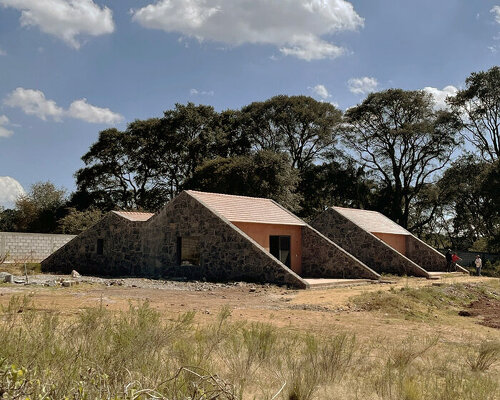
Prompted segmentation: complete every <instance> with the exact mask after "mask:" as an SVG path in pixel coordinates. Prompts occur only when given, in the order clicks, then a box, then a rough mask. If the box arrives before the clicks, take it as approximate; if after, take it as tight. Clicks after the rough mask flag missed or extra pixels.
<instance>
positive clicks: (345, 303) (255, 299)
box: [0, 276, 500, 340]
mask: <svg viewBox="0 0 500 400" xmlns="http://www.w3.org/2000/svg"><path fill="white" fill-rule="evenodd" d="M63 278H64V279H65V278H67V277H63ZM50 279H52V280H54V279H59V277H56V278H54V277H53V276H50ZM80 280H81V281H84V282H81V283H80V284H78V285H76V286H72V287H60V286H55V287H50V286H40V285H35V286H31V285H27V286H25V285H19V284H18V285H7V284H1V285H0V304H2V305H6V304H7V303H8V302H9V299H10V298H11V296H13V295H30V296H32V297H33V299H34V302H35V305H36V307H37V308H43V309H47V310H58V311H61V312H63V313H65V314H77V313H78V312H80V310H82V309H84V308H86V307H93V306H97V305H99V304H101V303H102V304H103V306H105V307H107V308H108V309H110V310H124V309H127V308H128V307H129V304H130V302H132V303H134V302H141V301H145V300H147V301H149V303H150V304H151V306H152V307H153V308H155V309H157V310H158V311H160V312H161V313H162V315H164V316H165V317H166V318H175V317H176V316H177V315H179V314H181V313H184V312H187V311H195V312H196V321H198V322H199V323H205V322H207V321H213V320H214V319H215V318H216V315H217V313H218V311H219V310H220V309H221V308H222V307H223V306H229V307H230V309H231V310H232V316H233V319H236V320H244V321H250V322H269V323H272V324H274V325H277V326H280V327H288V328H290V329H292V330H304V329H308V330H312V331H317V332H322V331H328V332H332V331H337V330H338V331H346V330H347V331H349V332H353V333H355V334H356V335H358V336H361V337H366V338H371V339H375V340H376V339H377V338H379V337H385V336H387V335H389V334H390V335H391V336H394V335H396V336H402V335H405V336H407V335H409V334H412V332H413V333H415V332H418V334H419V335H426V334H429V335H435V334H438V335H443V336H445V337H449V338H450V340H451V338H453V337H464V336H468V335H470V336H472V333H473V332H474V335H476V336H477V335H479V336H481V337H493V338H497V339H500V331H499V330H496V329H493V328H491V327H486V326H479V325H477V324H476V322H477V318H474V317H472V318H463V317H459V316H458V315H457V316H456V317H453V318H452V317H449V318H446V319H443V317H442V316H439V317H436V320H434V321H433V320H430V321H429V320H427V321H405V320H401V319H396V318H393V317H390V316H388V315H383V314H380V315H379V314H376V313H373V312H372V313H368V312H362V311H353V310H351V308H350V307H349V298H351V297H353V296H356V295H359V294H362V293H366V292H369V291H377V290H389V289H390V288H391V287H396V288H398V287H406V286H408V287H420V286H425V285H432V284H433V283H434V284H435V283H436V281H429V280H426V279H420V278H398V279H397V281H396V282H395V283H393V284H370V285H364V286H353V287H341V288H333V289H324V290H289V289H286V288H280V287H276V286H270V285H252V284H248V283H236V284H212V283H204V282H195V283H188V282H163V281H152V280H147V279H124V280H99V279H98V278H96V280H95V281H94V280H93V279H88V278H80ZM85 281H86V282H85ZM480 281H482V282H494V281H495V278H477V277H469V276H463V277H451V278H445V279H443V280H441V281H439V282H442V283H450V284H451V283H459V282H480ZM111 283H112V284H111ZM496 317H498V315H496ZM496 317H495V316H493V318H496Z"/></svg>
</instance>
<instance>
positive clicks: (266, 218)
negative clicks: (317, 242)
mask: <svg viewBox="0 0 500 400" xmlns="http://www.w3.org/2000/svg"><path fill="white" fill-rule="evenodd" d="M186 192H187V193H188V194H189V195H191V196H193V197H194V198H195V199H197V200H199V201H200V202H202V203H203V204H204V205H205V206H206V207H208V208H210V209H211V210H213V211H215V212H216V213H218V214H219V215H221V216H223V217H224V218H226V219H227V220H229V221H230V222H252V223H258V224H277V225H301V226H305V225H306V223H305V222H304V221H302V220H301V219H300V218H298V217H296V216H295V215H294V214H292V213H291V212H290V211H288V210H286V209H285V208H283V207H281V206H280V205H279V204H278V203H276V202H275V201H273V200H271V199H264V198H260V197H247V196H235V195H230V194H220V193H207V192H198V191H195V190H186Z"/></svg>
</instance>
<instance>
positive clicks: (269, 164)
mask: <svg viewBox="0 0 500 400" xmlns="http://www.w3.org/2000/svg"><path fill="white" fill-rule="evenodd" d="M447 104H448V107H447V108H446V109H437V107H436V104H435V102H434V99H433V98H432V96H431V95H430V94H429V93H426V92H424V91H406V90H402V89H389V90H385V91H381V92H376V93H371V94H369V95H368V96H367V97H366V98H365V99H364V100H363V102H362V103H361V104H359V105H357V106H355V107H352V108H349V109H348V110H347V111H345V112H342V111H341V110H339V109H338V108H336V107H335V106H334V105H332V104H330V103H326V102H319V101H316V100H314V99H312V98H311V97H307V96H285V95H279V96H275V97H273V98H271V99H269V100H266V101H262V102H254V103H252V104H249V105H247V106H245V107H243V108H241V109H239V110H225V111H221V112H217V111H215V110H214V108H213V107H211V106H208V105H195V104H193V103H188V104H185V105H183V104H176V105H175V107H174V108H173V109H170V110H167V111H165V112H164V115H163V117H161V118H151V119H147V120H136V121H134V122H132V123H130V124H128V126H127V129H126V130H124V131H120V130H118V129H115V128H111V129H106V130H104V131H101V132H100V133H99V138H98V140H97V142H95V143H94V144H93V145H92V146H91V147H90V149H89V151H88V152H87V153H86V154H84V155H83V156H82V160H83V162H84V164H85V166H84V167H83V168H82V169H80V170H78V171H76V173H75V178H76V186H77V190H76V191H75V192H74V193H71V194H70V195H69V196H66V194H65V193H64V191H62V190H60V189H58V188H56V187H54V185H52V184H51V183H50V182H45V183H38V184H35V185H33V187H32V188H31V191H30V192H29V193H28V194H27V195H26V196H24V197H21V198H20V199H19V200H18V201H17V203H16V207H15V209H13V210H4V211H3V212H0V230H14V231H33V232H66V233H78V232H80V231H81V230H82V229H85V228H86V227H88V226H89V225H90V224H92V223H94V222H95V221H96V219H98V218H100V216H101V215H102V213H103V212H106V211H109V210H112V209H127V210H145V211H146V210H147V211H156V210H158V209H159V208H161V207H162V206H163V205H164V204H165V203H167V202H168V201H169V200H170V199H171V198H173V197H174V196H175V195H177V194H178V193H179V192H180V191H181V190H184V189H198V190H204V191H211V192H220V193H229V194H239V195H248V196H259V197H269V198H272V199H274V200H276V201H278V202H279V203H281V204H282V205H283V206H285V207H287V208H289V209H291V210H293V211H294V212H295V213H297V214H298V215H299V216H301V217H303V218H305V219H307V218H310V217H311V216H313V215H315V214H317V213H319V212H321V211H322V210H324V209H325V208H326V207H328V206H333V205H337V206H347V207H358V208H365V209H372V210H378V211H380V212H382V213H384V214H385V215H387V216H388V217H389V218H391V219H393V220H395V221H396V222H398V223H399V224H401V225H402V226H404V227H406V228H407V229H409V230H410V231H411V232H413V233H415V234H416V235H418V236H419V237H421V238H424V239H425V240H427V241H428V242H430V243H431V244H432V245H435V246H438V247H448V246H452V247H453V248H455V249H463V250H466V249H473V250H484V251H490V252H498V251H499V250H500V215H499V210H500V164H499V158H500V157H499V156H500V130H499V129H500V128H499V127H500V68H499V67H493V68H491V69H489V70H488V71H484V72H477V73H472V74H471V75H470V76H469V77H468V78H467V79H466V84H465V87H464V89H462V90H459V91H458V93H457V94H456V95H455V96H453V97H449V98H448V99H447Z"/></svg>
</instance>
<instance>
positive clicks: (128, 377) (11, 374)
mask: <svg viewBox="0 0 500 400" xmlns="http://www.w3.org/2000/svg"><path fill="white" fill-rule="evenodd" d="M474 290H476V292H473V291H472V290H471V288H470V287H467V286H463V285H462V286H455V287H453V288H452V289H450V288H449V287H446V286H445V287H436V288H434V287H433V288H430V290H429V288H423V289H412V290H410V289H405V290H399V289H398V290H396V291H392V292H391V291H387V296H388V297H387V298H385V297H383V296H382V295H381V294H379V293H377V292H372V293H369V294H367V295H364V297H362V298H361V299H355V300H354V301H355V302H356V304H358V306H359V307H361V306H362V304H367V303H370V309H372V310H373V312H375V313H377V312H379V311H380V310H386V309H388V308H390V307H396V311H395V315H396V316H399V317H400V318H402V320H404V318H406V317H407V313H408V311H407V310H406V307H413V306H415V307H417V308H418V310H419V311H418V312H422V313H423V314H422V315H425V309H426V308H428V307H431V308H432V307H438V308H439V309H441V308H443V307H448V308H447V309H450V308H453V307H455V306H457V307H458V306H460V305H462V304H464V303H466V302H467V301H470V299H473V298H474V296H476V295H478V294H479V293H483V294H484V293H489V290H490V289H488V288H484V287H481V286H478V287H477V288H476V289H474ZM490 294H491V293H490ZM370 296H371V297H370ZM373 298H375V300H376V301H374V300H373ZM387 299H389V300H387ZM398 301H399V302H401V304H403V306H402V307H399V306H398V304H399V303H398ZM374 304H375V305H374ZM444 312H445V311H444ZM364 315H366V314H364ZM410 315H412V314H410ZM419 315H420V314H419ZM497 337H498V335H497ZM450 339H455V340H450ZM499 348H500V341H499V340H490V341H488V342H481V341H474V340H473V339H472V340H471V338H461V339H460V340H459V338H448V337H447V338H443V337H440V336H438V335H423V336H421V335H420V336H419V335H417V334H416V333H414V334H411V335H406V336H403V337H402V336H401V335H399V336H397V337H396V338H395V337H393V336H392V335H391V332H390V331H389V332H387V335H386V336H384V337H381V338H373V339H371V340H368V339H366V338H363V339H360V338H359V337H355V336H354V335H353V334H352V333H351V332H350V331H349V330H344V331H340V330H335V331H332V330H328V329H325V330H324V331H323V332H322V333H321V334H320V333H317V332H316V333H313V332H311V331H310V330H308V329H307V327H305V326H304V327H303V328H302V329H301V330H297V329H293V330H290V329H288V328H278V327H276V326H274V325H272V324H270V323H246V322H243V321H238V320H236V319H234V318H233V317H232V316H231V310H230V309H229V308H228V307H222V308H221V309H220V311H219V313H218V315H217V317H216V318H214V319H212V320H211V321H210V322H203V323H200V322H199V320H197V316H196V315H195V314H194V313H193V312H186V313H183V314H180V315H178V316H175V317H174V316H173V315H171V314H164V313H161V312H159V311H157V310H155V309H153V308H152V307H151V305H150V304H149V303H148V302H136V303H133V304H130V307H129V309H128V310H126V311H110V310H108V309H106V307H105V306H104V304H102V303H101V304H100V305H98V306H97V307H89V308H86V309H84V310H82V311H80V312H79V313H77V314H76V315H74V314H73V315H70V316H68V315H67V314H63V313H61V312H59V311H50V310H43V309H38V308H37V304H36V303H34V299H33V297H30V296H23V297H19V296H18V297H16V296H13V297H11V298H10V302H9V303H8V304H7V305H6V306H4V307H3V308H2V310H1V313H0V397H1V396H2V395H3V396H4V398H7V399H14V398H20V399H26V398H30V399H42V398H43V399H64V398H68V399H69V398H71V399H75V400H79V399H110V400H111V399H114V400H118V399H154V398H159V399H169V400H170V399H172V400H173V399H178V400H180V399H199V400H208V399H221V400H233V399H259V400H260V399H264V400H265V399H267V400H271V399H281V400H313V399H346V400H355V399H373V400H389V399H391V400H392V399H394V400H401V399H406V400H434V399H442V400H445V399H446V400H448V399H470V400H490V399H491V400H493V399H498V398H500V391H499V384H498V382H500V371H499V364H498V362H499V360H500V352H499V350H498V349H499Z"/></svg>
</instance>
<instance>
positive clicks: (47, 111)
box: [4, 87, 64, 121]
mask: <svg viewBox="0 0 500 400" xmlns="http://www.w3.org/2000/svg"><path fill="white" fill-rule="evenodd" d="M4 103H5V104H6V105H8V106H10V107H18V108H20V109H21V110H23V111H24V112H25V113H26V114H29V115H36V116H37V117H38V118H41V119H43V120H44V121H46V120H47V118H48V117H51V118H53V119H54V120H56V121H60V120H61V117H62V116H63V114H64V110H63V109H62V108H61V107H58V106H57V104H56V102H55V101H53V100H47V99H46V98H45V95H44V94H43V92H42V91H40V90H33V89H24V88H21V87H18V88H17V89H15V90H14V91H13V92H12V93H10V94H9V95H8V96H7V98H6V99H5V100H4Z"/></svg>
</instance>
